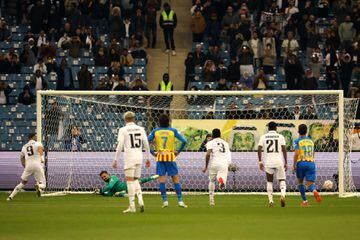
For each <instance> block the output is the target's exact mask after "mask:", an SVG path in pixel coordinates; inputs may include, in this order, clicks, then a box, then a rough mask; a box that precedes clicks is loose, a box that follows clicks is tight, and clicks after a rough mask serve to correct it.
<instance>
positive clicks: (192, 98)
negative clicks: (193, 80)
mask: <svg viewBox="0 0 360 240" xmlns="http://www.w3.org/2000/svg"><path fill="white" fill-rule="evenodd" d="M189 91H193V92H196V91H199V89H198V87H197V86H191V88H190V90H189ZM200 100H201V97H199V96H198V95H192V94H191V93H189V95H187V99H186V101H187V103H188V104H189V105H200V104H201V102H200Z"/></svg>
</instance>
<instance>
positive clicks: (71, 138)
mask: <svg viewBox="0 0 360 240" xmlns="http://www.w3.org/2000/svg"><path fill="white" fill-rule="evenodd" d="M67 135H68V136H67V139H66V140H65V145H66V150H67V151H71V152H79V151H81V147H82V144H84V143H85V141H84V139H83V138H82V136H81V133H80V130H79V129H78V128H77V127H76V126H73V127H71V128H70V129H69V130H68V133H67Z"/></svg>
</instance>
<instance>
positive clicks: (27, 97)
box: [18, 85, 35, 105]
mask: <svg viewBox="0 0 360 240" xmlns="http://www.w3.org/2000/svg"><path fill="white" fill-rule="evenodd" d="M18 103H22V104H24V105H30V104H33V103H35V96H34V94H33V93H32V92H31V91H30V87H29V85H25V87H24V88H23V91H22V92H21V93H20V94H19V97H18Z"/></svg>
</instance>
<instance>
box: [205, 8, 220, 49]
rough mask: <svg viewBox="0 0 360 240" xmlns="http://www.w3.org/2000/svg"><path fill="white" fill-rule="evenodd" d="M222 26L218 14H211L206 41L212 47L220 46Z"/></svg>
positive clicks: (207, 25)
mask: <svg viewBox="0 0 360 240" xmlns="http://www.w3.org/2000/svg"><path fill="white" fill-rule="evenodd" d="M220 32H221V25H220V23H219V21H218V18H217V14H216V12H213V13H211V18H210V22H209V23H207V24H206V30H205V39H206V40H207V41H208V42H209V44H210V45H212V46H215V45H217V46H218V45H220Z"/></svg>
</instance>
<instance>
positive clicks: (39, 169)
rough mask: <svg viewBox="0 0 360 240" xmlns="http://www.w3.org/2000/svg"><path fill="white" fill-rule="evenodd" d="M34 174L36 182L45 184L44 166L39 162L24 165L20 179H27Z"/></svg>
mask: <svg viewBox="0 0 360 240" xmlns="http://www.w3.org/2000/svg"><path fill="white" fill-rule="evenodd" d="M32 175H34V177H35V180H36V182H38V183H42V184H45V183H46V179H45V173H44V167H43V166H42V165H39V164H32V165H28V166H26V167H25V169H24V172H23V173H22V175H21V180H23V181H28V180H29V177H30V176H32Z"/></svg>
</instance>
